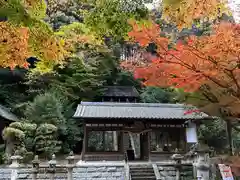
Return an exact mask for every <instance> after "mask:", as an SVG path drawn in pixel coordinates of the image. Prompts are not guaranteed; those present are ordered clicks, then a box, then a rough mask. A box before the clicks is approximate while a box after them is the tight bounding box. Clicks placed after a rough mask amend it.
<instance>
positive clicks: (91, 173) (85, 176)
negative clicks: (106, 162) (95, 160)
mask: <svg viewBox="0 0 240 180" xmlns="http://www.w3.org/2000/svg"><path fill="white" fill-rule="evenodd" d="M124 172H125V171H124V166H113V165H112V166H89V167H78V168H74V170H73V179H74V180H75V179H76V180H77V179H79V180H124Z"/></svg>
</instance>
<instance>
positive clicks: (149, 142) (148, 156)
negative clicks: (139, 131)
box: [146, 132, 151, 160]
mask: <svg viewBox="0 0 240 180" xmlns="http://www.w3.org/2000/svg"><path fill="white" fill-rule="evenodd" d="M146 136H147V160H149V159H150V155H151V149H150V146H151V141H150V132H147V135H146Z"/></svg>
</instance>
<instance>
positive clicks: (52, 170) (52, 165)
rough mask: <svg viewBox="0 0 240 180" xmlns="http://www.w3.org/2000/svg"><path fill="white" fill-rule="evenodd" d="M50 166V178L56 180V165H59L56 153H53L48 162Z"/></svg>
mask: <svg viewBox="0 0 240 180" xmlns="http://www.w3.org/2000/svg"><path fill="white" fill-rule="evenodd" d="M48 164H49V168H48V173H49V174H50V178H49V179H50V180H54V175H55V172H56V166H57V161H56V156H55V154H53V155H52V159H51V160H50V161H49V162H48Z"/></svg>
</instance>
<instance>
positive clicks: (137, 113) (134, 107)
mask: <svg viewBox="0 0 240 180" xmlns="http://www.w3.org/2000/svg"><path fill="white" fill-rule="evenodd" d="M190 108H194V107H192V106H186V105H184V104H161V103H113V102H82V103H81V104H79V105H78V107H77V110H76V112H75V114H74V116H73V117H74V118H83V119H89V118H91V119H152V120H160V119H161V120H177V119H182V120H190V119H192V120H203V119H211V117H209V116H208V115H207V114H205V113H203V112H200V113H192V114H185V112H186V111H187V110H189V109H190ZM194 109H196V108H194Z"/></svg>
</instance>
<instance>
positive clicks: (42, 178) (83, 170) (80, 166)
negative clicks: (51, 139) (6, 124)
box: [0, 153, 127, 180]
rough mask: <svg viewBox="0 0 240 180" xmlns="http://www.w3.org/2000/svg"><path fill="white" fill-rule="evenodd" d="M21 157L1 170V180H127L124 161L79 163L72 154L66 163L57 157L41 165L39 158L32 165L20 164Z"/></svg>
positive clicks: (36, 157)
mask: <svg viewBox="0 0 240 180" xmlns="http://www.w3.org/2000/svg"><path fill="white" fill-rule="evenodd" d="M21 159H22V157H21V156H12V157H11V160H12V164H11V165H10V166H9V167H4V168H0V180H81V179H84V180H87V179H89V180H90V179H91V180H102V179H105V180H112V179H114V180H125V179H127V177H126V174H125V172H126V171H125V167H124V161H118V162H114V161H113V162H104V161H98V162H80V161H79V162H78V163H75V156H74V155H73V153H70V154H69V156H68V157H67V158H66V161H67V162H66V163H65V164H63V163H60V164H59V163H57V161H56V158H55V155H53V156H52V159H51V160H50V161H49V162H48V163H45V164H43V163H40V160H39V159H38V156H35V158H34V159H33V161H32V164H29V165H22V164H20V161H21Z"/></svg>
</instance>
